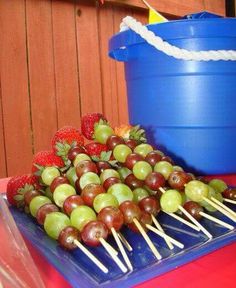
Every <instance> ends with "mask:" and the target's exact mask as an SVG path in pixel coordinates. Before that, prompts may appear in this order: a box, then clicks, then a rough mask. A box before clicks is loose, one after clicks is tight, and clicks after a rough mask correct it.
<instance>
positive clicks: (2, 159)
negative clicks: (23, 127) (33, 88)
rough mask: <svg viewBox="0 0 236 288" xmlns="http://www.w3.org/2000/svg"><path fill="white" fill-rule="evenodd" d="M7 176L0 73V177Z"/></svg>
mask: <svg viewBox="0 0 236 288" xmlns="http://www.w3.org/2000/svg"><path fill="white" fill-rule="evenodd" d="M6 176H7V167H6V155H5V139H4V125H3V110H2V91H1V75H0V178H5V177H6Z"/></svg>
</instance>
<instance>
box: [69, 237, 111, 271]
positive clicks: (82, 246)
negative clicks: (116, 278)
mask: <svg viewBox="0 0 236 288" xmlns="http://www.w3.org/2000/svg"><path fill="white" fill-rule="evenodd" d="M74 244H75V245H76V246H77V247H78V248H79V249H80V250H81V251H82V252H83V253H84V254H85V255H86V256H88V257H89V259H90V260H91V261H93V263H94V264H96V265H97V267H98V268H99V269H101V270H102V272H104V273H108V269H107V267H106V266H104V265H103V264H102V262H100V260H98V259H97V257H95V256H94V255H93V254H92V253H91V252H90V251H89V250H88V249H87V248H86V247H84V245H83V244H81V243H80V242H79V241H78V240H76V239H75V240H74Z"/></svg>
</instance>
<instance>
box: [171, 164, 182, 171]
mask: <svg viewBox="0 0 236 288" xmlns="http://www.w3.org/2000/svg"><path fill="white" fill-rule="evenodd" d="M173 169H174V171H184V169H183V168H182V167H180V166H178V165H174V166H173Z"/></svg>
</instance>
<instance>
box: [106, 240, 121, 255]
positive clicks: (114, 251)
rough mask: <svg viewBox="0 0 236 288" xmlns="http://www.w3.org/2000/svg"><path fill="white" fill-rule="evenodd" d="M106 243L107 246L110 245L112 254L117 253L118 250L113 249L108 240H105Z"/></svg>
mask: <svg viewBox="0 0 236 288" xmlns="http://www.w3.org/2000/svg"><path fill="white" fill-rule="evenodd" d="M106 243H107V244H106V245H107V246H110V250H111V251H112V252H113V254H115V255H116V256H117V255H118V254H119V253H118V251H117V250H116V249H115V248H113V247H112V246H111V244H109V243H108V242H106Z"/></svg>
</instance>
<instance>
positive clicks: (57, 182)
mask: <svg viewBox="0 0 236 288" xmlns="http://www.w3.org/2000/svg"><path fill="white" fill-rule="evenodd" d="M61 184H70V181H69V180H68V179H67V178H66V177H64V176H58V177H56V178H55V179H53V181H52V183H51V185H50V191H51V192H52V193H53V192H54V190H55V189H56V188H57V186H59V185H61Z"/></svg>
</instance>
